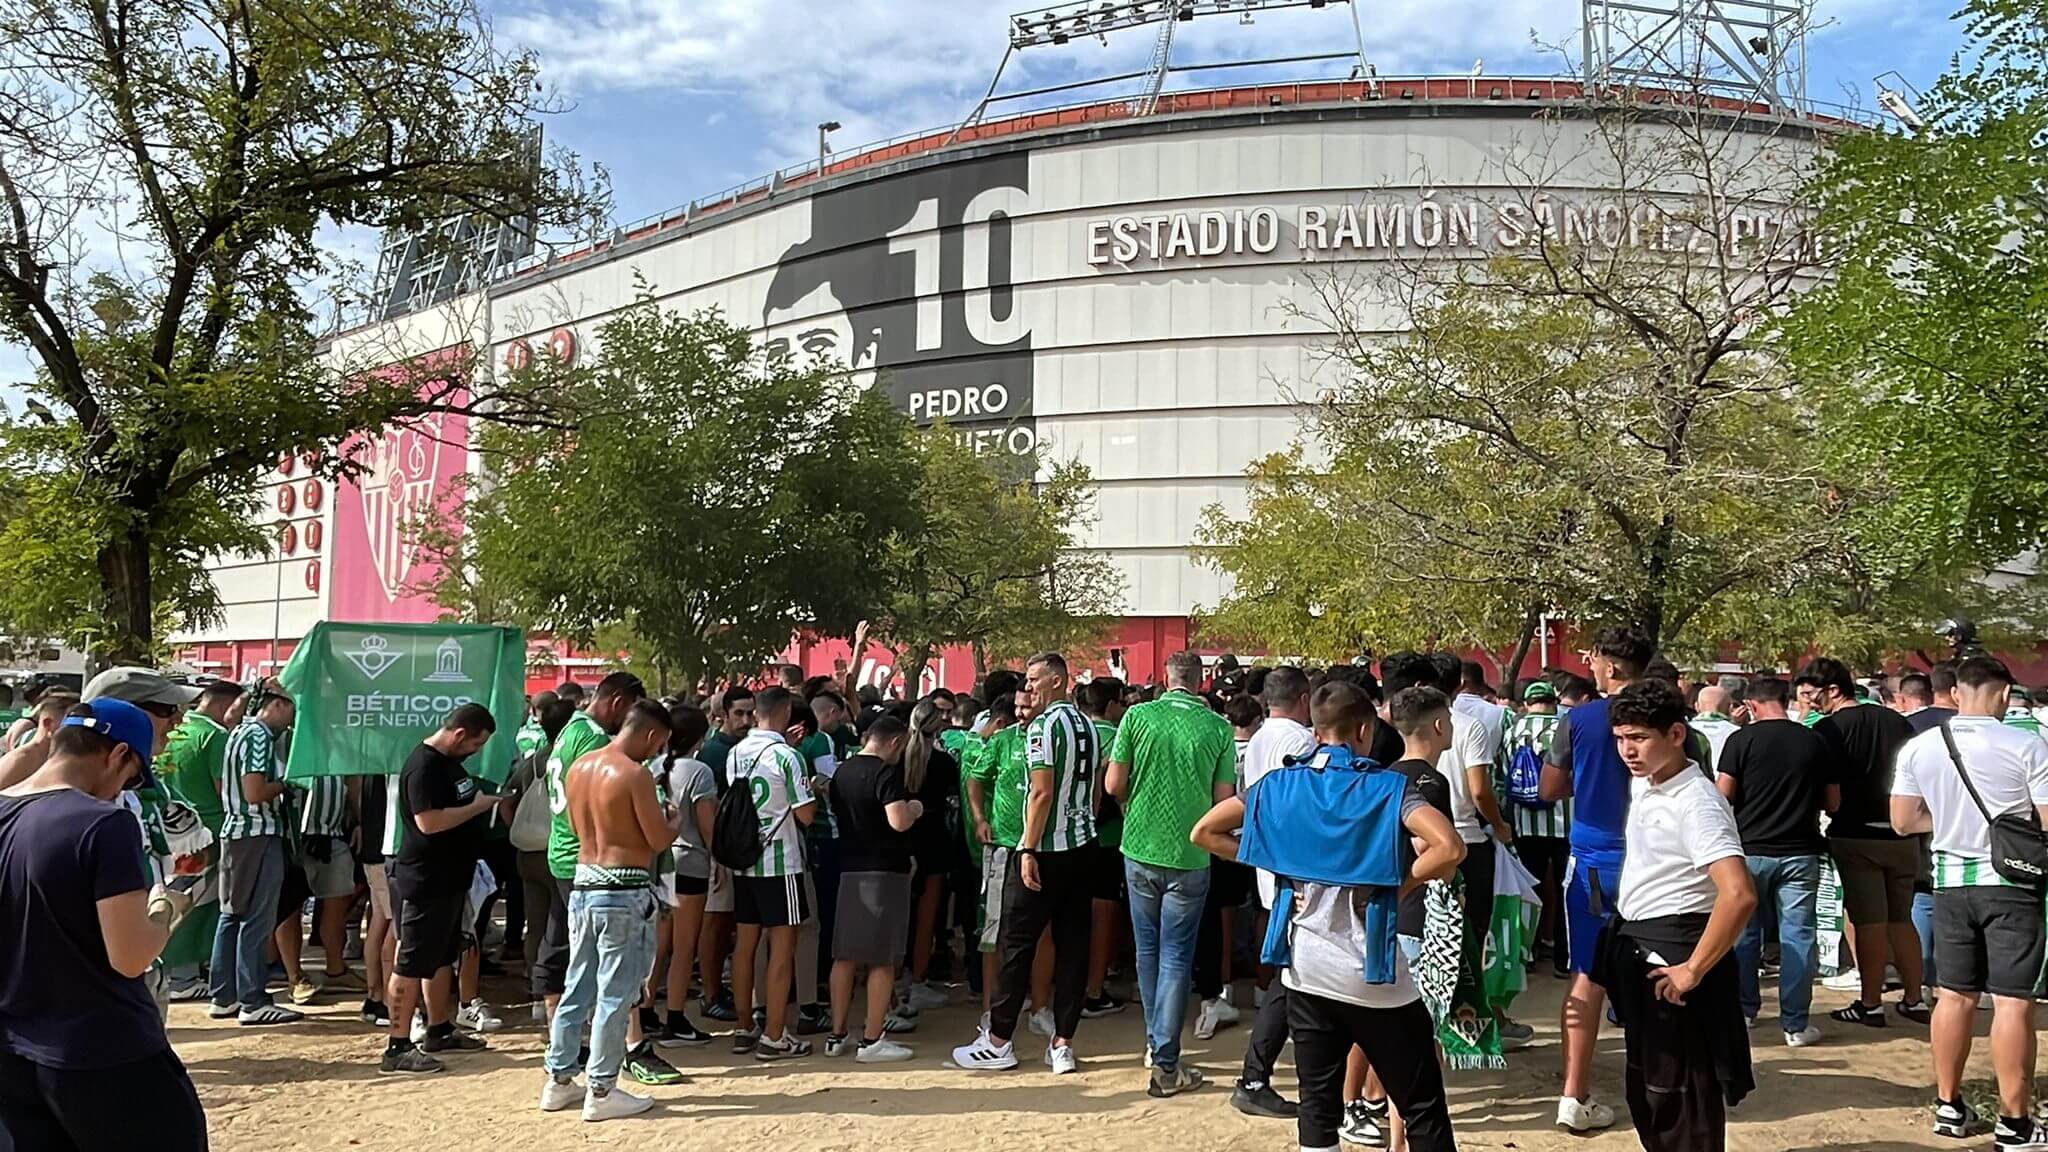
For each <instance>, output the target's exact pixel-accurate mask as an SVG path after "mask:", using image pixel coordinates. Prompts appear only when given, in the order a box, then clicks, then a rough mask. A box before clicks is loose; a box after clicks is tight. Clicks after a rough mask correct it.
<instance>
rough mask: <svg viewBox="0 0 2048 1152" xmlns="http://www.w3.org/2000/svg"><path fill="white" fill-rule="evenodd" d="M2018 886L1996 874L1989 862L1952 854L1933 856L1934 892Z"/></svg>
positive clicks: (1938, 853) (1944, 853) (1941, 853)
mask: <svg viewBox="0 0 2048 1152" xmlns="http://www.w3.org/2000/svg"><path fill="white" fill-rule="evenodd" d="M2017 887H2019V885H2017V884H2014V883H2013V882H2012V881H2010V880H2007V879H2006V878H2005V877H2003V876H2000V875H1999V874H1998V869H1996V868H1993V867H1992V866H1991V861H1989V860H1985V859H1980V858H1978V857H1976V856H1962V855H1958V854H1957V853H1954V852H1939V851H1937V852H1936V853H1935V854H1934V890H1935V891H1936V892H1940V891H1943V890H1945V889H1949V888H2017Z"/></svg>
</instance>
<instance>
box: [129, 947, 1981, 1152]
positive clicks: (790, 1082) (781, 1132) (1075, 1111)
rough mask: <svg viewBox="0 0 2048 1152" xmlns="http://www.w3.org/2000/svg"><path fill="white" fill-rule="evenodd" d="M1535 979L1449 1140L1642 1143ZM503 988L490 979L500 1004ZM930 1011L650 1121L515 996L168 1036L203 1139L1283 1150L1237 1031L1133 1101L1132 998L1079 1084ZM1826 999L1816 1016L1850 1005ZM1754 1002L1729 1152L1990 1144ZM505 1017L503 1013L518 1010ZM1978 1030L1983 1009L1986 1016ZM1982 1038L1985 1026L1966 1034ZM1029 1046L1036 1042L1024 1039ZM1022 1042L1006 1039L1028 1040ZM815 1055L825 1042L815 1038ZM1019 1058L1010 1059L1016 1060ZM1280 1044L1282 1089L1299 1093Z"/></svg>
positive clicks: (1910, 1081) (1897, 1040) (1471, 1081)
mask: <svg viewBox="0 0 2048 1152" xmlns="http://www.w3.org/2000/svg"><path fill="white" fill-rule="evenodd" d="M1532 980H1533V981H1534V987H1533V988H1532V989H1531V991H1530V992H1529V993H1528V994H1527V995H1526V996H1525V997H1524V998H1523V1000H1522V1001H1521V1002H1520V1003H1519V1004H1518V1005H1517V1008H1518V1011H1517V1012H1516V1015H1517V1016H1518V1017H1520V1018H1522V1019H1526V1020H1528V1021H1529V1022H1530V1023H1532V1024H1534V1025H1535V1026H1536V1028H1537V1043H1536V1045H1535V1046H1534V1047H1532V1048H1530V1049H1528V1050H1526V1051H1524V1052H1521V1053H1516V1054H1513V1055H1511V1056H1510V1057H1509V1061H1510V1067H1509V1070H1508V1071H1507V1072H1505V1073H1490V1074H1474V1073H1468V1074H1462V1075H1459V1076H1455V1077H1453V1078H1452V1080H1451V1110H1452V1115H1453V1119H1454V1123H1455V1126H1456V1132H1457V1137H1458V1145H1459V1147H1460V1148H1465V1149H1520V1150H1524V1152H1557V1150H1563V1149H1571V1150H1572V1152H1619V1150H1621V1149H1628V1148H1635V1147H1637V1146H1638V1145H1637V1143H1636V1140H1635V1137H1634V1134H1633V1133H1632V1132H1630V1131H1629V1129H1628V1126H1627V1125H1628V1121H1627V1115H1626V1112H1625V1110H1624V1111H1623V1116H1622V1121H1621V1124H1620V1126H1619V1127H1618V1128H1616V1129H1615V1130H1614V1131H1611V1132H1608V1133H1605V1134H1602V1135H1599V1136H1595V1137H1590V1138H1578V1137H1571V1136H1567V1135H1565V1134H1563V1133H1561V1132H1558V1131H1557V1130H1555V1129H1553V1128H1552V1127H1551V1126H1550V1121H1551V1118H1552V1116H1553V1115H1554V1111H1553V1109H1554V1108H1555V1100H1556V1094H1557V1090H1558V1077H1559V1052H1558V1048H1557V1025H1556V1009H1557V1004H1558V997H1559V993H1560V991H1561V989H1562V987H1563V985H1562V984H1561V982H1558V981H1555V980H1553V979H1552V978H1551V977H1549V976H1548V975H1547V974H1537V975H1534V976H1532ZM512 987H513V985H510V984H507V985H502V986H498V987H496V988H493V987H492V986H488V985H487V987H486V992H487V993H489V992H491V991H493V990H495V991H498V992H500V993H501V994H503V995H504V999H503V1000H498V1001H495V1002H498V1003H506V1002H508V1001H510V1000H512V999H513V996H512V995H511V992H512ZM954 995H955V999H956V1001H961V1002H963V1003H956V1005H955V1006H952V1007H948V1008H945V1009H940V1010H936V1011H927V1012H926V1013H925V1014H924V1017H923V1021H922V1026H921V1027H920V1028H919V1029H918V1031H917V1032H916V1033H915V1034H913V1035H911V1036H908V1037H905V1038H904V1039H905V1040H906V1041H907V1042H909V1043H910V1044H911V1045H912V1046H913V1047H914V1048H915V1049H916V1051H917V1058H916V1059H915V1060H913V1061H911V1062H910V1063H907V1064H898V1065H885V1066H872V1067H871V1066H866V1065H858V1064H855V1063H853V1062H852V1060H851V1059H850V1058H842V1059H839V1060H827V1059H826V1058H825V1057H824V1056H823V1055H822V1054H820V1055H815V1056H812V1057H811V1058H809V1059H807V1060H804V1061H800V1062H797V1063H794V1064H779V1065H772V1066H770V1065H762V1064H758V1063H756V1062H754V1061H753V1060H751V1059H745V1058H735V1057H734V1056H732V1055H731V1053H730V1051H729V1048H728V1045H727V1044H726V1043H725V1042H724V1041H723V1038H720V1039H719V1040H718V1041H714V1043H713V1044H712V1045H711V1046H710V1047H708V1048H704V1049H697V1050H692V1049H679V1050H673V1051H671V1052H669V1053H668V1055H669V1056H670V1057H671V1058H672V1060H673V1061H674V1062H675V1064H676V1065H677V1066H678V1067H680V1068H681V1069H683V1071H684V1072H685V1074H686V1076H687V1078H686V1079H685V1081H684V1082H683V1083H682V1084H680V1085H676V1086H673V1087H665V1088H654V1089H640V1090H641V1091H650V1092H652V1093H653V1094H654V1095H655V1096H656V1098H657V1099H658V1101H659V1104H658V1106H657V1107H656V1108H655V1109H654V1110H653V1111H651V1112H649V1113H648V1114H646V1115H645V1116H641V1117H636V1118H632V1119H628V1120H620V1121H610V1122H606V1123H603V1124H584V1123H582V1122H581V1120H580V1119H579V1118H578V1116H577V1114H576V1113H575V1112H574V1111H573V1110H572V1111H569V1112H563V1113H559V1114H552V1115H550V1114H544V1113H542V1112H540V1111H539V1110H538V1109H537V1108H536V1107H535V1099H536V1095H537V1093H538V1091H539V1088H540V1082H541V1071H540V1060H541V1052H542V1048H543V1047H544V1044H545V1038H544V1036H543V1034H542V1032H541V1030H540V1028H539V1027H538V1026H537V1025H533V1024H530V1023H527V1022H526V1020H527V1010H526V1009H525V1008H524V1007H519V1008H513V1009H505V1010H504V1014H505V1015H506V1016H507V1018H508V1029H507V1031H505V1032H501V1033H498V1034H497V1035H495V1036H493V1037H492V1038H491V1050H490V1051H488V1052H483V1053H478V1054H476V1055H472V1056H466V1057H456V1058H454V1059H453V1060H452V1061H451V1067H450V1069H449V1071H448V1072H446V1073H443V1074H441V1075H438V1076H429V1077H419V1078H390V1077H381V1076H379V1075H377V1070H376V1057H377V1054H378V1053H379V1051H380V1050H381V1047H382V1043H383V1041H382V1038H381V1037H380V1036H378V1035H376V1034H373V1033H372V1031H371V1030H370V1029H368V1028H366V1027H365V1026H364V1025H363V1024H362V1023H361V1022H360V1021H359V1020H358V1019H357V1018H356V1016H355V1014H354V1012H355V1007H356V1005H355V1003H354V1002H347V1003H342V1002H337V1003H332V1004H316V1005H315V1006H314V1008H313V1012H314V1017H313V1019H312V1020H310V1021H309V1022H307V1023H306V1024H302V1025H295V1026H291V1027H287V1028H281V1029H268V1030H260V1031H259V1030H253V1029H240V1028H237V1027H235V1026H234V1025H233V1024H231V1023H230V1024H228V1025H225V1026H222V1025H218V1024H215V1023H213V1022H212V1021H209V1020H207V1019H206V1016H205V1013H204V1011H203V1007H204V1006H203V1005H176V1006H174V1007H173V1009H172V1013H171V1021H170V1035H171V1039H172V1042H173V1043H174V1044H175V1045H176V1046H177V1050H178V1053H179V1055H180V1056H181V1057H182V1058H183V1059H184V1061H185V1063H186V1065H187V1066H188V1067H189V1068H190V1069H191V1073H192V1079H193V1081H194V1083H196V1084H197V1085H198V1088H199V1095H200V1099H201V1100H202V1101H203V1102H204V1104H205V1106H206V1112H207V1117H208V1120H209V1124H210V1126H211V1130H212V1135H213V1147H214V1148H215V1149H217V1150H228V1152H235V1150H240V1149H252V1150H253V1149H262V1150H264V1152H284V1150H292V1149H343V1148H346V1149H360V1150H363V1152H412V1150H416V1149H433V1150H434V1152H464V1150H471V1149H474V1150H478V1152H485V1150H488V1152H528V1150H538V1149H561V1148H584V1147H591V1148H614V1149H649V1150H653V1149H661V1150H663V1152H672V1150H674V1149H679V1148H695V1149H718V1150H723V1149H773V1150H775V1152H828V1150H836V1149H855V1148H861V1149H875V1148H884V1149H888V1150H889V1152H924V1150H928V1149H929V1150H933V1152H966V1150H969V1149H978V1148H994V1147H998V1146H1001V1147H1010V1148H1028V1147H1037V1148H1045V1149H1056V1150H1058V1152H1069V1150H1074V1149H1092V1148H1100V1149H1114V1150H1128V1152H1141V1150H1142V1152H1153V1150H1160V1149H1171V1150H1174V1152H1204V1150H1211V1149H1214V1150H1225V1149H1244V1150H1252V1149H1257V1150H1262V1152H1280V1150H1283V1149H1290V1150H1291V1149H1293V1148H1295V1147H1296V1142H1295V1138H1294V1137H1295V1133H1294V1126H1293V1124H1292V1123H1291V1122H1287V1121H1272V1120H1254V1119H1251V1118H1249V1117H1246V1116H1242V1115H1240V1114H1239V1113H1238V1112H1236V1111H1235V1110H1234V1109H1232V1108H1231V1107H1230V1102H1229V1088H1228V1082H1229V1079H1230V1078H1231V1077H1233V1076H1234V1075H1235V1074H1236V1070H1237V1067H1238V1063H1239V1061H1240V1060H1241V1059H1242V1057H1243V1052H1244V1043H1245V1039H1246V1036H1247V1028H1248V1026H1249V1023H1250V1021H1249V1013H1247V1019H1246V1021H1245V1023H1244V1024H1241V1025H1239V1026H1236V1027H1233V1028H1229V1029H1226V1030H1224V1031H1223V1032H1221V1033H1219V1034H1218V1035H1217V1036H1216V1038H1215V1039H1214V1040H1213V1041H1208V1042H1202V1041H1196V1040H1194V1039H1193V1031H1192V1027H1190V1029H1189V1031H1188V1032H1187V1034H1186V1036H1187V1044H1188V1045H1189V1052H1190V1054H1191V1055H1190V1059H1191V1060H1192V1061H1193V1062H1194V1063H1195V1064H1196V1066H1198V1067H1200V1068H1202V1069H1203V1070H1204V1071H1205V1072H1207V1073H1208V1074H1209V1075H1210V1077H1211V1079H1212V1081H1213V1083H1212V1084H1211V1086H1209V1087H1205V1088H1204V1089H1202V1090H1201V1091H1199V1092H1198V1093H1195V1094H1193V1095H1191V1096H1183V1097H1180V1098H1178V1099H1174V1100H1153V1099H1150V1098H1148V1097H1147V1096H1146V1095H1145V1073H1144V1071H1143V1069H1142V1068H1141V1066H1140V1065H1141V1060H1140V1057H1141V1055H1142V1053H1143V1050H1144V1035H1143V1025H1142V1021H1141V1020H1140V1018H1139V1015H1138V1010H1137V1008H1136V1007H1135V1006H1133V1007H1131V1008H1130V1009H1127V1010H1126V1011H1125V1012H1124V1013H1123V1014H1121V1015H1119V1016H1114V1017H1109V1018H1105V1019H1101V1020H1090V1021H1087V1022H1085V1023H1084V1024H1083V1026H1082V1028H1081V1035H1080V1037H1079V1039H1078V1042H1077V1048H1078V1050H1079V1051H1080V1053H1081V1072H1080V1074H1079V1075H1078V1076H1073V1077H1069V1078H1065V1079H1055V1078H1054V1077H1053V1076H1052V1075H1051V1073H1050V1072H1049V1071H1047V1070H1046V1069H1045V1067H1044V1066H1043V1065H1042V1064H1041V1063H1040V1062H1039V1061H1038V1059H1037V1051H1036V1050H1034V1051H1033V1053H1032V1054H1031V1055H1030V1056H1029V1057H1027V1059H1026V1063H1025V1064H1024V1065H1023V1066H1022V1067H1020V1068H1019V1069H1018V1070H1017V1071H1015V1072H1003V1073H969V1072H963V1071H959V1070H956V1069H952V1068H948V1067H945V1066H944V1062H945V1061H946V1060H947V1058H948V1055H949V1053H950V1050H951V1048H952V1046H953V1045H954V1044H958V1043H963V1042H965V1041H966V1040H968V1039H971V1038H972V1035H973V1029H974V1019H975V1016H976V1015H977V1014H978V1006H977V1007H976V1008H969V1007H967V1006H966V1005H965V1004H964V1000H965V998H966V989H965V988H964V987H960V988H956V989H955V990H954ZM1845 1000H1846V998H1845V997H1844V996H1842V995H1841V994H1838V993H1830V992H1824V991H1823V992H1819V993H1818V995H1817V1003H1816V1010H1817V1011H1816V1015H1817V1016H1818V1015H1819V1011H1820V1010H1823V1009H1825V1008H1832V1007H1836V1006H1839V1005H1840V1004H1842V1003H1844V1002H1845ZM1774 1011H1775V1010H1774V1009H1773V1008H1772V1007H1771V1006H1770V1005H1769V1004H1768V1003H1767V1004H1766V1006H1765V1020H1764V1022H1763V1023H1762V1025H1761V1026H1760V1027H1759V1028H1758V1030H1757V1031H1756V1032H1755V1033H1753V1034H1752V1035H1753V1037H1754V1038H1755V1040H1756V1042H1757V1043H1756V1060H1757V1081H1758V1085H1759V1087H1758V1090H1757V1092H1756V1093H1755V1094H1754V1095H1752V1096H1751V1097H1750V1098H1749V1099H1748V1100H1747V1101H1746V1102H1745V1103H1744V1104H1743V1105H1742V1107H1740V1108H1739V1109H1737V1110H1736V1111H1735V1112H1734V1113H1733V1116H1732V1118H1733V1123H1732V1125H1731V1129H1730V1133H1729V1148H1730V1149H1733V1150H1735V1152H1765V1150H1769V1152H1819V1150H1821V1149H1856V1150H1859V1152H1907V1150H1909V1149H1936V1148H1941V1149H1956V1148H1960V1147H1966V1146H1967V1147H1988V1146H1989V1144H1990V1139H1989V1137H1988V1136H1987V1137H1985V1138H1983V1139H1982V1140H1978V1141H1973V1142H1972V1143H1971V1144H1970V1145H1961V1144H1958V1143H1956V1142H1953V1141H1938V1140H1937V1138H1936V1137H1934V1136H1933V1135H1932V1134H1931V1132H1930V1131H1929V1129H1928V1113H1927V1106H1928V1104H1929V1102H1930V1100H1931V1098H1932V1073H1931V1071H1930V1066H1929V1061H1928V1052H1927V1044H1926V1030H1925V1029H1924V1028H1920V1027H1916V1026H1913V1025H1907V1024H1903V1023H1902V1022H1899V1021H1897V1020H1894V1021H1893V1024H1892V1026H1891V1027H1890V1028H1888V1029H1884V1030H1875V1029H1868V1028H1860V1027H1858V1028H1854V1030H1853V1031H1852V1030H1851V1026H1849V1025H1834V1024H1833V1023H1832V1022H1830V1021H1826V1020H1824V1019H1823V1020H1822V1021H1821V1023H1822V1026H1823V1027H1824V1028H1827V1029H1828V1033H1829V1034H1828V1037H1827V1039H1826V1041H1825V1042H1824V1043H1823V1044H1822V1045H1821V1046H1819V1047H1816V1048H1809V1049H1804V1050H1801V1051H1798V1052H1793V1051H1789V1050H1787V1049H1786V1048H1785V1047H1784V1046H1783V1044H1782V1043H1780V1042H1779V1034H1778V1031H1777V1029H1776V1028H1775V1027H1774V1023H1775V1021H1774V1020H1773V1019H1772V1016H1773V1013H1774ZM514 1018H516V1019H514ZM1980 1019H1982V1020H1983V1021H1984V1022H1985V1024H1986V1025H1988V1019H1989V1014H1988V1013H1987V1014H1984V1016H1983V1017H1981V1018H1980ZM1979 1035H1980V1037H1981V1036H1982V1035H1983V1026H1980V1029H1979ZM1027 1039H1028V1038H1027ZM1025 1046H1026V1045H1025V1044H1024V1043H1021V1042H1020V1044H1019V1047H1020V1049H1022V1048H1024V1047H1025ZM821 1047H822V1046H821ZM1020 1054H1021V1053H1020ZM1289 1060H1291V1056H1287V1057H1283V1061H1282V1071H1281V1077H1282V1080H1281V1087H1282V1089H1283V1090H1284V1091H1287V1092H1288V1093H1289V1094H1290V1095H1291V1094H1292V1092H1293V1083H1292V1078H1291V1072H1292V1069H1291V1067H1290V1066H1289V1065H1288V1063H1287V1062H1288V1061H1289ZM1989 1061H1990V1056H1989V1051H1988V1043H1987V1042H1985V1041H1983V1040H1981V1039H1980V1041H1979V1043H1978V1044H1977V1046H1976V1050H1975V1053H1974V1058H1973V1060H1972V1064H1971V1075H1972V1076H1989V1075H1990V1064H1989ZM1598 1077H1599V1081H1598V1083H1599V1089H1600V1092H1601V1094H1602V1096H1603V1098H1606V1099H1608V1100H1610V1101H1611V1102H1613V1103H1614V1104H1616V1105H1617V1106H1619V1105H1620V1104H1621V1100H1620V1095H1621V1039H1620V1036H1619V1035H1618V1034H1614V1033H1612V1031H1611V1030H1610V1032H1609V1034H1606V1035H1603V1037H1602V1040H1601V1046H1600V1056H1599V1065H1598Z"/></svg>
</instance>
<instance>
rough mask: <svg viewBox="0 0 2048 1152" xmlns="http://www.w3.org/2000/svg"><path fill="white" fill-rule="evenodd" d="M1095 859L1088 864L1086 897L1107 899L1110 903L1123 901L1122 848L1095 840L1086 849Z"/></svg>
mask: <svg viewBox="0 0 2048 1152" xmlns="http://www.w3.org/2000/svg"><path fill="white" fill-rule="evenodd" d="M1088 850H1089V851H1090V852H1092V853H1094V855H1095V859H1094V860H1093V861H1091V862H1090V863H1089V865H1088V897H1089V899H1091V900H1107V901H1109V902H1110V903H1112V904H1121V903H1123V902H1124V896H1125V894H1126V893H1125V889H1124V850H1123V849H1121V848H1112V847H1110V846H1109V845H1107V844H1104V843H1103V842H1102V841H1100V840H1097V841H1096V842H1095V843H1094V845H1093V846H1092V847H1090V848H1089V849H1088Z"/></svg>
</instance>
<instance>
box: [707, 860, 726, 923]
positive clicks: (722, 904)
mask: <svg viewBox="0 0 2048 1152" xmlns="http://www.w3.org/2000/svg"><path fill="white" fill-rule="evenodd" d="M704 910H705V911H706V912H724V913H726V914H728V915H730V914H731V913H732V873H730V872H728V871H726V870H725V868H724V867H723V866H721V865H718V864H713V865H712V866H711V886H710V888H709V889H708V890H707V891H706V892H705V894H704Z"/></svg>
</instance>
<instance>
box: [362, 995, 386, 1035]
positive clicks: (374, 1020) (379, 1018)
mask: <svg viewBox="0 0 2048 1152" xmlns="http://www.w3.org/2000/svg"><path fill="white" fill-rule="evenodd" d="M362 1016H363V1023H365V1024H368V1025H369V1026H371V1027H372V1028H389V1027H391V1009H389V1008H386V1007H385V1006H384V1004H383V1002H382V1001H380V1000H365V1001H363V1012H362Z"/></svg>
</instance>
